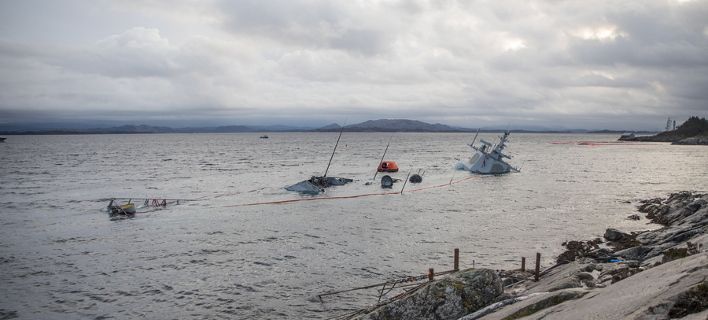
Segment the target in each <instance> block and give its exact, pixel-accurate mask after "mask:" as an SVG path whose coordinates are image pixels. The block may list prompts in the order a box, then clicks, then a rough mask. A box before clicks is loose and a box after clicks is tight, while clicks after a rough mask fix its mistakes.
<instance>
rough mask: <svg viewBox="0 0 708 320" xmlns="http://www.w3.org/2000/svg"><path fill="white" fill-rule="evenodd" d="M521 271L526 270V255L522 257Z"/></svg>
mask: <svg viewBox="0 0 708 320" xmlns="http://www.w3.org/2000/svg"><path fill="white" fill-rule="evenodd" d="M521 271H526V257H521Z"/></svg>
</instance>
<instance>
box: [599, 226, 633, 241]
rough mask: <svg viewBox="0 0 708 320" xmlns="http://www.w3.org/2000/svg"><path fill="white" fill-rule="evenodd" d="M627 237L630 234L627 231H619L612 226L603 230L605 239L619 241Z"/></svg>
mask: <svg viewBox="0 0 708 320" xmlns="http://www.w3.org/2000/svg"><path fill="white" fill-rule="evenodd" d="M628 237H630V235H629V234H628V233H624V232H622V231H619V230H617V229H614V228H607V230H605V235H604V238H605V239H606V240H607V241H620V240H622V239H626V238H628Z"/></svg>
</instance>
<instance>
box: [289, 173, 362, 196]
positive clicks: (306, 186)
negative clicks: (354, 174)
mask: <svg viewBox="0 0 708 320" xmlns="http://www.w3.org/2000/svg"><path fill="white" fill-rule="evenodd" d="M352 181H354V180H352V179H348V178H339V177H315V176H313V177H311V178H310V179H307V180H303V181H300V182H298V183H296V184H293V185H289V186H287V187H285V190H288V191H294V192H298V193H301V194H311V195H316V194H320V193H322V192H324V191H325V189H326V188H329V187H332V186H343V185H345V184H347V183H350V182H352Z"/></svg>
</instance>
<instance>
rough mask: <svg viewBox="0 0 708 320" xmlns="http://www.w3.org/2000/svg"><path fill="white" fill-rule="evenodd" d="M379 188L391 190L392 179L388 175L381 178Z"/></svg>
mask: <svg viewBox="0 0 708 320" xmlns="http://www.w3.org/2000/svg"><path fill="white" fill-rule="evenodd" d="M381 188H384V189H391V188H393V178H391V176H389V175H385V176H383V177H381Z"/></svg>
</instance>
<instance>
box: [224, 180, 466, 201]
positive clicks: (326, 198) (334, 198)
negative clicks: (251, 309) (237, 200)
mask: <svg viewBox="0 0 708 320" xmlns="http://www.w3.org/2000/svg"><path fill="white" fill-rule="evenodd" d="M474 177H475V176H469V177H466V178H462V179H459V180H455V181H452V182H450V183H444V184H439V185H434V186H429V187H423V188H418V189H413V190H408V191H407V192H418V191H425V190H429V189H436V188H442V187H446V186H450V185H453V184H457V183H460V182H463V181H466V180H469V179H472V178H474ZM396 194H401V192H393V191H392V192H378V193H364V194H355V195H345V196H332V197H312V198H299V199H286V200H275V201H263V202H252V203H241V204H232V205H226V206H223V207H224V208H234V207H251V206H260V205H266V204H273V205H276V204H288V203H295V202H302V201H319V200H340V199H355V198H363V197H372V196H389V195H396Z"/></svg>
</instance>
